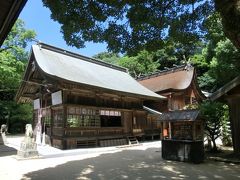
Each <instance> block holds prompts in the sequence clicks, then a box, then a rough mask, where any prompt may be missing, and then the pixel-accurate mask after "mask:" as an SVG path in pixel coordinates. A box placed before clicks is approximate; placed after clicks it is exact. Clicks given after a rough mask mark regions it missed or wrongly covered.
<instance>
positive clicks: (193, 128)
mask: <svg viewBox="0 0 240 180" xmlns="http://www.w3.org/2000/svg"><path fill="white" fill-rule="evenodd" d="M192 137H193V138H192V140H193V141H195V140H196V122H195V121H193V124H192Z"/></svg>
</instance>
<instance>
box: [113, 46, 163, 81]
mask: <svg viewBox="0 0 240 180" xmlns="http://www.w3.org/2000/svg"><path fill="white" fill-rule="evenodd" d="M118 64H119V65H120V66H122V67H125V68H127V69H128V71H129V73H130V74H131V75H132V76H133V77H138V76H140V75H143V74H148V73H151V72H154V71H156V70H157V68H158V67H159V63H158V61H156V62H154V61H153V56H152V54H151V53H149V52H148V51H146V50H144V51H141V52H139V53H138V54H137V56H132V57H129V56H124V57H122V58H121V59H120V60H119V62H118Z"/></svg>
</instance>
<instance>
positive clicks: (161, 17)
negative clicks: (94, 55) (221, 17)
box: [43, 0, 214, 55]
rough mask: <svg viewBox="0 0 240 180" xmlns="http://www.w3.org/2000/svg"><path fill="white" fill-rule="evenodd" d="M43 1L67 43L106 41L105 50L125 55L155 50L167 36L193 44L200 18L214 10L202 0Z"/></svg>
mask: <svg viewBox="0 0 240 180" xmlns="http://www.w3.org/2000/svg"><path fill="white" fill-rule="evenodd" d="M43 4H44V6H46V7H48V8H49V9H50V10H51V13H52V14H51V18H52V19H53V20H55V21H58V22H59V23H60V24H61V32H62V33H63V37H64V39H65V41H66V42H67V44H68V45H71V46H75V47H78V48H80V47H84V43H85V42H86V41H93V42H107V44H108V49H109V50H111V51H113V52H121V53H125V52H127V53H128V55H133V54H137V53H138V52H140V51H141V50H144V49H146V50H148V51H156V50H158V49H159V48H161V47H163V45H164V43H163V41H164V40H166V39H169V38H172V39H173V41H174V42H177V43H181V44H183V45H184V46H188V47H193V46H194V45H195V43H194V42H198V41H199V40H201V38H202V36H203V35H204V31H203V30H202V28H201V25H202V22H203V21H204V19H205V18H206V17H208V16H209V15H210V14H211V13H212V12H213V10H214V7H213V2H212V1H206V0H196V1H189V0H181V1H178V0H171V1H169V0H156V1H142V0H140V1H133V0H127V1H109V0H101V1H100V0H96V1H82V0H80V1H79V0H72V1H57V0H43Z"/></svg>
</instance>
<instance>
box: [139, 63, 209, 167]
mask: <svg viewBox="0 0 240 180" xmlns="http://www.w3.org/2000/svg"><path fill="white" fill-rule="evenodd" d="M137 80H138V82H139V83H141V84H142V85H143V86H145V87H146V88H148V89H150V90H152V91H153V92H155V93H157V94H159V95H162V96H165V97H167V101H159V102H152V101H145V102H144V103H145V104H144V105H146V106H147V107H149V108H151V109H154V110H156V111H159V112H162V114H160V115H158V116H156V115H155V116H153V115H151V114H148V118H151V119H154V118H155V119H156V120H157V122H158V123H159V124H160V125H159V126H160V127H162V138H161V139H162V157H163V158H164V159H170V160H179V161H191V162H195V163H199V162H202V161H203V159H204V147H203V129H204V127H203V121H202V120H201V119H200V117H199V110H197V109H196V107H197V106H196V105H197V104H198V103H199V102H201V101H202V100H204V99H205V98H206V97H205V96H204V94H203V93H202V92H201V90H200V88H199V87H198V84H197V74H196V70H195V69H194V67H192V66H191V65H189V64H187V65H182V66H178V67H174V68H171V69H167V70H164V71H160V72H156V73H153V74H151V75H148V76H142V77H140V78H138V79H137Z"/></svg>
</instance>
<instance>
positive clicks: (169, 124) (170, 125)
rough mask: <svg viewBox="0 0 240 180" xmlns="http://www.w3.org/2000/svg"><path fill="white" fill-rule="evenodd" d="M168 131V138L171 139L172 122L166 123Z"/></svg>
mask: <svg viewBox="0 0 240 180" xmlns="http://www.w3.org/2000/svg"><path fill="white" fill-rule="evenodd" d="M168 132H169V139H172V124H171V122H169V123H168Z"/></svg>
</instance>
